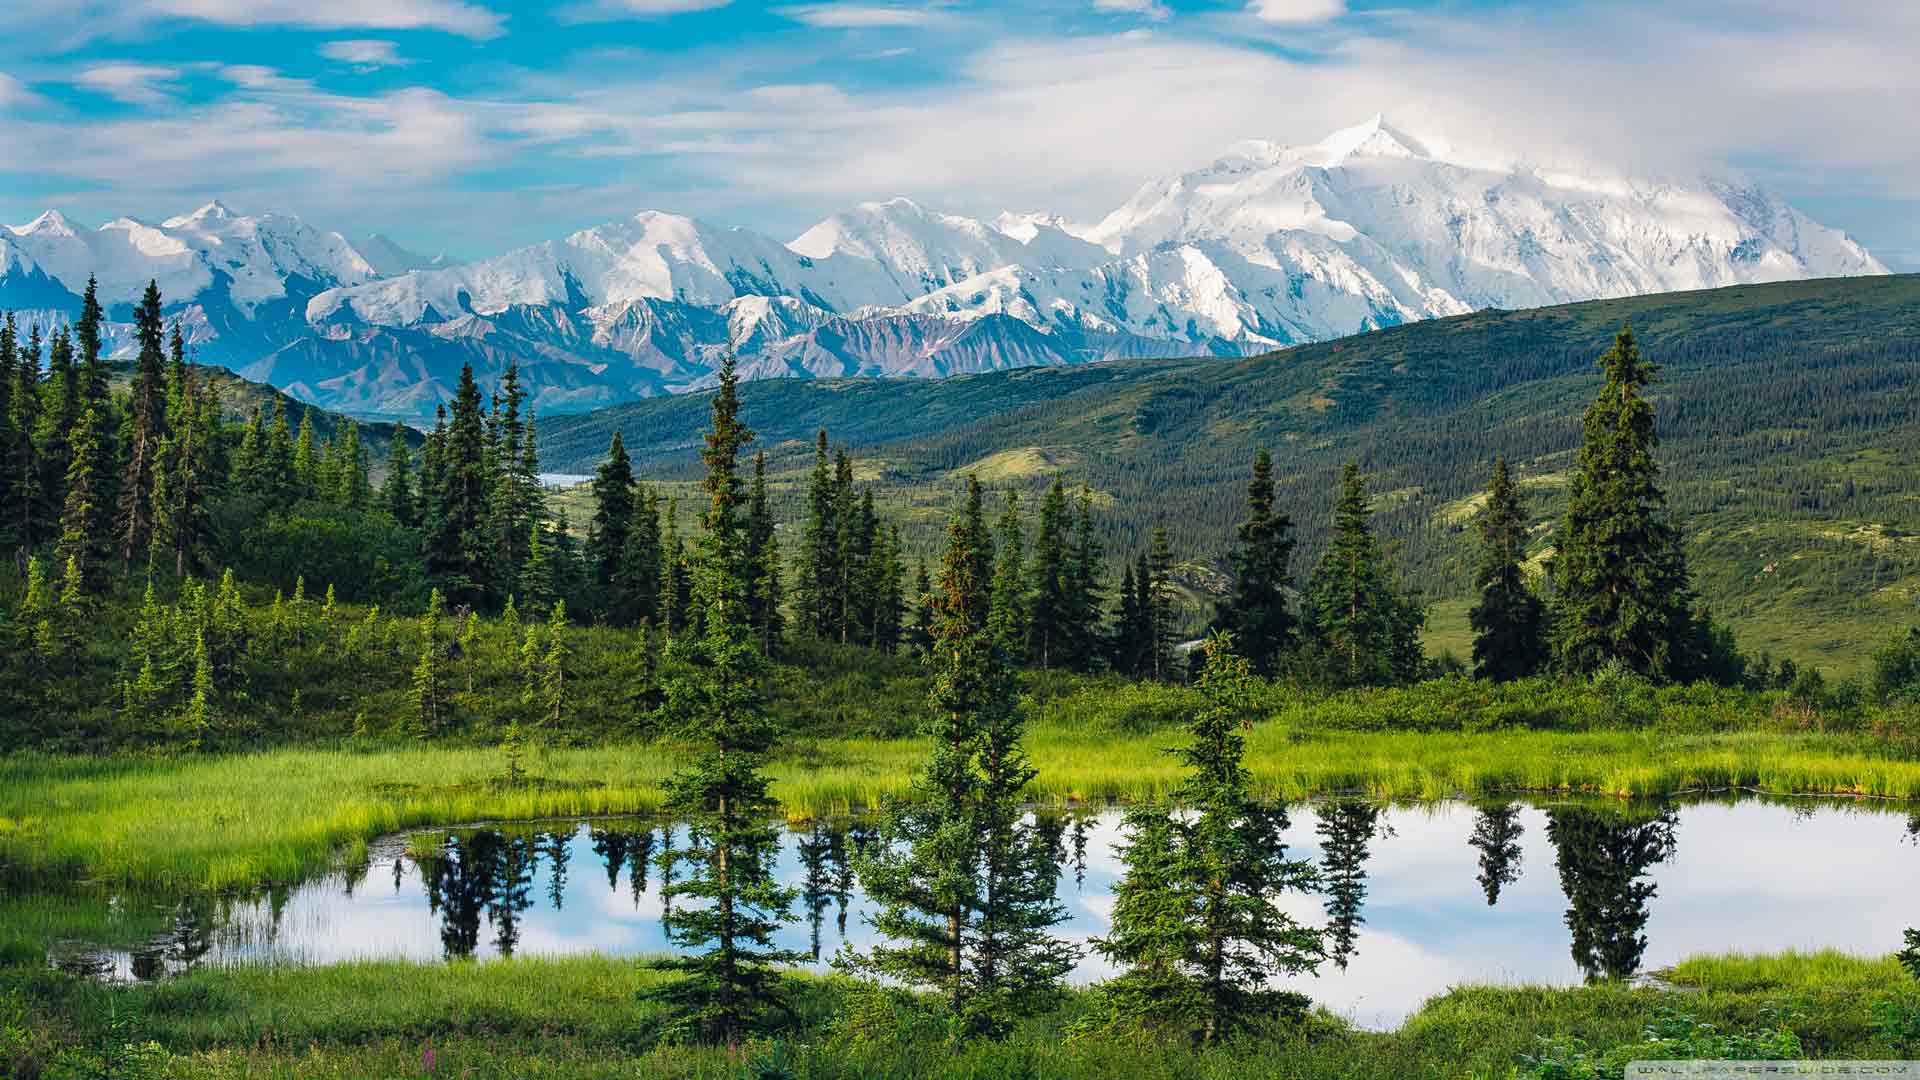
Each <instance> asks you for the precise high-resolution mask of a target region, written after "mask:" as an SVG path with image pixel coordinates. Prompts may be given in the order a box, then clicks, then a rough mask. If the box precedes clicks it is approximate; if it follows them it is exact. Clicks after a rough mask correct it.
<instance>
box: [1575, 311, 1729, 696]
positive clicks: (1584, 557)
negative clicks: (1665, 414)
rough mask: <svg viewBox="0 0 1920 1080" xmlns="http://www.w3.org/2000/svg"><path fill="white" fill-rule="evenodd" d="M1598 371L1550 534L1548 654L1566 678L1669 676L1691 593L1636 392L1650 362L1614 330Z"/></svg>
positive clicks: (1686, 662)
mask: <svg viewBox="0 0 1920 1080" xmlns="http://www.w3.org/2000/svg"><path fill="white" fill-rule="evenodd" d="M1600 370H1601V373H1602V375H1603V383H1602V386H1601V388H1600V393H1599V395H1598V396H1597V397H1595V398H1594V400H1593V404H1592V405H1590V406H1588V408H1587V412H1586V417H1585V420H1584V422H1583V430H1584V434H1583V439H1582V442H1581V446H1580V451H1579V454H1578V455H1577V456H1576V457H1575V459H1574V471H1573V479H1572V480H1571V481H1570V483H1569V484H1568V494H1567V517H1566V521H1565V522H1564V523H1563V525H1562V526H1561V528H1560V531H1559V534H1558V535H1557V537H1556V540H1557V542H1558V547H1559V550H1558V552H1557V553H1556V554H1555V556H1554V559H1553V565H1552V573H1553V583H1554V611H1553V624H1554V625H1553V636H1554V641H1553V646H1554V657H1555V660H1556V661H1557V662H1558V663H1559V665H1560V667H1561V668H1562V669H1563V670H1565V671H1569V672H1573V673H1576V674H1584V673H1587V672H1591V671H1595V670H1597V669H1598V668H1600V667H1602V666H1603V665H1605V664H1606V663H1607V662H1608V661H1610V660H1618V661H1620V662H1621V663H1623V664H1625V665H1627V667H1629V668H1631V669H1632V670H1634V671H1637V672H1639V673H1640V674H1643V675H1646V676H1649V677H1651V678H1655V679H1668V678H1673V677H1676V676H1677V675H1682V674H1684V673H1685V672H1686V671H1687V669H1688V667H1689V666H1690V660H1691V658H1690V657H1688V656H1687V655H1686V653H1687V647H1688V643H1689V642H1691V641H1692V640H1693V639H1694V636H1695V635H1694V628H1693V625H1692V620H1693V600H1694V591H1693V584H1692V578H1691V575H1690V574H1689V573H1688V570H1687V563H1686V554H1685V551H1684V550H1683V548H1682V545H1681V539H1680V534H1679V532H1678V530H1676V529H1675V528H1674V527H1673V525H1672V523H1671V522H1670V521H1669V520H1668V515H1667V509H1666V496H1665V495H1664V494H1662V492H1661V491H1660V487H1659V483H1658V481H1659V475H1660V466H1659V463H1658V462H1657V461H1655V460H1654V449H1655V447H1656V446H1657V445H1658V437H1657V436H1656V434H1655V432H1654V417H1653V404H1652V403H1651V402H1649V401H1648V400H1647V399H1646V398H1645V397H1643V396H1642V393H1643V391H1644V390H1645V389H1646V387H1647V384H1648V383H1649V382H1650V381H1652V379H1653V373H1654V367H1653V365H1652V364H1651V363H1648V362H1647V361H1646V360H1644V359H1642V358H1641V356H1640V347H1639V345H1638V344H1637V343H1636V342H1635V341H1634V339H1633V331H1632V330H1630V329H1628V328H1626V327H1622V328H1621V330H1620V333H1619V335H1618V336H1617V337H1615V339H1614V342H1613V347H1612V348H1610V349H1608V350H1607V351H1606V353H1605V354H1604V355H1603V356H1601V357H1600Z"/></svg>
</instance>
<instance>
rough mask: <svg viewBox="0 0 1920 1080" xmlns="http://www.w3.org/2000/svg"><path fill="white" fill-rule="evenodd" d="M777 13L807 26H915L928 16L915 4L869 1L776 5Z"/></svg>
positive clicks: (928, 17)
mask: <svg viewBox="0 0 1920 1080" xmlns="http://www.w3.org/2000/svg"><path fill="white" fill-rule="evenodd" d="M775 10H777V11H778V12H779V13H780V14H782V15H785V16H786V17H787V18H789V19H793V20H795V21H796V22H803V23H806V24H807V25H808V26H819V27H827V28H831V29H860V28H864V27H871V26H918V25H920V24H921V23H924V22H927V21H928V20H929V19H930V18H931V17H932V16H931V15H930V14H929V13H928V12H926V11H923V10H919V9H917V8H904V7H883V6H879V5H871V4H803V5H800V6H798V7H783V8H777V9H775Z"/></svg>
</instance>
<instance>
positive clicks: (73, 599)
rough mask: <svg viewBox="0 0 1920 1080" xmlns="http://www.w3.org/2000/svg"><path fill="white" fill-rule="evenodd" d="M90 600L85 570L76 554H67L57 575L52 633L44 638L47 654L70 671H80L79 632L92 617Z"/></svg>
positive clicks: (89, 589)
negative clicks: (56, 607) (65, 662)
mask: <svg viewBox="0 0 1920 1080" xmlns="http://www.w3.org/2000/svg"><path fill="white" fill-rule="evenodd" d="M93 609H94V598H93V593H92V590H91V588H90V587H89V586H88V584H87V575H86V569H85V567H83V566H81V565H80V557H79V556H78V555H71V554H70V555H68V556H67V563H66V572H65V573H63V574H61V575H60V610H59V615H58V617H57V618H56V619H55V620H54V626H53V632H52V633H51V634H49V635H47V641H48V646H49V647H48V650H47V652H48V654H49V655H50V656H64V657H66V658H67V660H68V662H69V664H70V665H71V666H72V669H73V670H74V671H76V672H77V671H78V670H79V668H80V643H81V638H82V633H83V632H84V630H85V629H86V627H87V625H88V622H89V621H90V620H91V619H92V617H93Z"/></svg>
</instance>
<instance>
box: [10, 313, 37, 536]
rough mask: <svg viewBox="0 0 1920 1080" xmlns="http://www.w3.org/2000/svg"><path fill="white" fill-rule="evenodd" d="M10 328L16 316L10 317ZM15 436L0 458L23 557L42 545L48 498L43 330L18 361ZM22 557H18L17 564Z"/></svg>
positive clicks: (15, 367) (15, 366)
mask: <svg viewBox="0 0 1920 1080" xmlns="http://www.w3.org/2000/svg"><path fill="white" fill-rule="evenodd" d="M7 319H8V326H9V327H11V326H12V320H13V317H12V315H11V314H9V315H8V317H7ZM12 367H13V370H12V372H11V376H12V379H13V397H12V410H13V426H12V437H11V440H10V441H9V442H8V443H7V445H6V447H5V448H4V454H3V455H0V461H3V463H4V466H5V468H6V471H7V475H8V476H9V477H11V478H12V493H13V504H12V506H10V507H9V508H8V514H7V524H8V525H9V526H11V527H12V529H13V542H14V545H15V546H16V548H17V550H18V552H20V553H21V554H22V555H23V554H24V553H26V552H30V551H32V550H34V548H36V547H38V546H39V543H40V539H41V533H42V532H43V530H44V526H43V525H42V524H41V521H42V514H41V508H42V503H43V500H44V499H45V498H46V490H45V484H46V474H45V472H44V466H43V464H42V462H41V460H40V449H39V447H40V442H39V438H40V437H39V428H40V411H41V410H40V405H41V401H40V329H39V327H38V326H35V327H34V328H33V329H32V330H31V331H30V332H29V334H28V343H27V345H26V347H25V348H24V349H23V350H22V351H20V352H19V353H18V354H17V355H16V356H15V358H14V361H13V365H12ZM20 557H21V556H20V555H16V557H15V558H16V561H18V560H19V558H20Z"/></svg>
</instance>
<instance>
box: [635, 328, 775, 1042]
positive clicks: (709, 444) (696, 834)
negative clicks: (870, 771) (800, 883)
mask: <svg viewBox="0 0 1920 1080" xmlns="http://www.w3.org/2000/svg"><path fill="white" fill-rule="evenodd" d="M737 383H738V379H737V376H736V375H735V373H734V366H733V358H732V357H731V356H728V357H727V358H726V359H725V360H724V361H723V362H722V364H721V367H720V390H719V392H718V393H717V394H715V395H714V399H713V422H712V427H711V428H710V429H709V430H708V432H707V440H706V447H705V449H704V450H703V451H702V453H701V460H702V461H703V462H704V463H705V465H706V476H705V479H704V480H703V482H702V488H703V489H704V490H705V491H706V493H707V497H708V505H707V513H706V516H705V518H704V525H705V530H704V533H703V535H702V536H701V538H700V541H699V558H698V572H697V577H696V590H695V597H694V599H695V602H696V603H697V604H698V605H699V607H700V609H701V619H700V622H701V624H702V627H703V632H702V633H701V635H700V636H699V637H698V638H690V639H688V640H685V641H682V642H678V643H676V648H677V649H679V650H680V651H681V652H682V654H683V655H684V656H685V657H686V658H687V660H688V662H689V664H690V665H691V667H692V673H691V674H689V675H687V676H685V677H683V678H681V679H678V680H675V681H674V682H673V683H672V684H670V687H669V691H668V709H669V712H670V714H671V715H673V716H675V717H676V718H677V719H678V720H679V721H680V723H681V724H682V726H683V727H684V729H685V731H686V733H687V734H688V735H689V736H690V737H692V738H695V739H697V740H698V741H699V742H700V744H701V746H702V749H701V752H700V754H699V756H698V758H697V759H696V760H695V761H694V762H693V764H691V765H690V766H688V767H687V768H685V769H683V770H681V771H680V772H679V773H677V774H676V775H675V776H674V777H673V779H672V780H671V781H670V782H669V785H668V805H669V807H670V808H671V809H672V810H673V811H674V813H675V814H676V815H677V816H679V817H682V818H684V819H685V820H686V821H687V822H688V827H689V831H690V833H691V834H692V842H691V843H689V844H688V845H687V846H686V847H685V848H682V849H679V850H677V851H674V852H673V853H672V854H670V855H665V856H663V857H662V859H663V869H664V870H665V871H667V872H669V873H671V872H673V871H676V870H680V869H684V870H685V873H684V875H676V876H675V878H674V880H673V882H672V883H671V884H668V885H664V886H663V887H662V893H663V896H665V897H666V898H667V899H668V901H669V902H672V901H679V900H693V901H696V902H697V903H696V904H694V905H686V906H679V905H676V910H675V912H674V915H673V919H672V922H671V923H670V924H669V930H668V936H669V937H670V939H671V940H672V941H673V943H674V944H675V945H677V946H679V947H680V948H681V949H683V950H685V952H684V954H683V955H681V956H678V957H675V958H674V959H671V960H664V961H659V962H657V964H656V966H658V967H661V968H664V969H667V970H671V971H676V972H679V973H680V974H681V975H683V976H684V977H683V978H681V979H678V980H675V981H672V982H669V983H666V984H664V985H662V986H661V987H659V988H658V989H656V990H653V991H649V996H651V997H653V998H655V999H656V1000H659V1001H662V1002H663V1003H665V1004H666V1005H668V1006H669V1007H670V1008H671V1009H673V1010H674V1011H675V1012H676V1013H677V1015H678V1018H679V1020H680V1022H682V1023H684V1024H686V1025H687V1026H688V1027H689V1028H691V1029H692V1030H693V1031H695V1032H697V1033H698V1034H700V1035H701V1036H703V1037H705V1038H709V1039H712V1040H713V1041H715V1042H719V1043H722V1044H724V1045H726V1046H727V1047H729V1048H737V1047H738V1046H739V1045H740V1043H741V1041H742V1039H743V1038H745V1036H746V1035H747V1034H748V1033H749V1032H750V1031H751V1030H752V1029H753V1027H754V1026H755V1025H756V1024H757V1023H758V1022H759V1021H760V1020H761V1018H762V1017H764V1016H765V1015H766V1013H767V1012H768V1011H769V1010H770V1009H771V1008H773V1007H775V1005H776V1004H777V1002H778V999H779V994H778V991H779V973H778V970H777V965H782V964H791V963H797V962H799V961H801V960H802V959H804V956H803V954H801V953H798V952H794V951H792V950H787V949H781V948H777V947H775V946H774V944H773V935H774V933H775V931H777V930H778V929H779V927H780V925H781V924H782V923H784V922H786V921H787V919H788V917H789V908H790V906H791V904H792V903H793V897H794V891H793V890H792V889H788V888H785V887H783V886H781V885H780V884H779V881H778V879H777V878H776V876H775V859H776V857H777V855H778V853H779V845H780V834H779V831H778V829H777V828H776V827H775V826H774V824H773V820H772V815H773V813H774V810H775V805H776V804H775V803H774V801H773V798H772V797H771V796H770V795H769V793H768V786H767V778H766V776H765V775H764V774H763V773H762V772H761V768H762V766H763V765H764V763H765V759H766V754H767V752H768V750H770V749H771V748H772V746H773V745H774V742H775V741H776V739H777V737H778V731H777V730H776V728H775V726H774V724H773V722H772V720H771V718H770V717H769V716H768V714H767V712H766V708H765V705H764V699H763V690H762V687H761V680H762V678H763V672H762V660H761V657H760V650H759V647H758V643H757V642H756V641H755V640H754V633H753V627H752V624H751V621H750V618H749V611H748V605H747V586H748V580H749V577H750V573H751V570H750V567H749V566H748V562H747V558H746V537H745V532H746V528H745V521H744V518H745V504H746V485H745V483H744V482H743V481H742V479H741V477H740V472H739V460H740V451H741V449H742V447H744V446H745V445H746V444H747V443H748V442H749V441H751V440H752V438H753V432H752V431H750V430H748V429H747V428H746V426H745V425H743V424H742V423H741V422H740V419H739V407H740V406H739V397H738V392H737Z"/></svg>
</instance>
